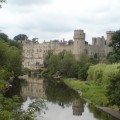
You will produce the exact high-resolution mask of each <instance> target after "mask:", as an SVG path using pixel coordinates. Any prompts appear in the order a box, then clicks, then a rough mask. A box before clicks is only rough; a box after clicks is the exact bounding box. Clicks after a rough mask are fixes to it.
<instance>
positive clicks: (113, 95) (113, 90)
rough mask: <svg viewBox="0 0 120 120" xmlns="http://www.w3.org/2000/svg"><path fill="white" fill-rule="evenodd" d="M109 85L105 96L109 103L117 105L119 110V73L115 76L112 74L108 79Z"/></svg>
mask: <svg viewBox="0 0 120 120" xmlns="http://www.w3.org/2000/svg"><path fill="white" fill-rule="evenodd" d="M109 81H110V83H109V85H108V87H107V96H108V99H109V103H110V104H112V105H118V106H119V110H120V71H119V72H118V73H117V74H112V75H111V76H110V77H109Z"/></svg>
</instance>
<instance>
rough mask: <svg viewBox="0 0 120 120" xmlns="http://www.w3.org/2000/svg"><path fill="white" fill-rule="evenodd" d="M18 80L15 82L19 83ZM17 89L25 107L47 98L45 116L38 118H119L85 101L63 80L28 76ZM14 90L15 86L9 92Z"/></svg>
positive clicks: (56, 119) (111, 119) (97, 119)
mask: <svg viewBox="0 0 120 120" xmlns="http://www.w3.org/2000/svg"><path fill="white" fill-rule="evenodd" d="M18 81H19V80H18ZM18 81H17V82H13V83H14V84H16V83H17V84H18V83H19V82H20V81H19V82H18ZM15 89H18V90H17V92H18V94H19V95H21V96H22V98H23V100H24V102H23V107H24V109H26V108H27V106H28V104H29V103H30V102H31V100H33V99H36V98H44V99H45V103H46V105H47V107H48V109H47V110H46V111H45V114H42V116H43V118H41V115H39V114H38V115H37V120H41V119H42V120H117V119H115V118H113V117H111V116H109V115H107V114H106V113H104V112H101V111H99V110H98V109H96V108H95V107H94V106H93V105H90V104H88V103H87V102H85V101H84V100H83V99H81V98H80V96H79V94H78V93H77V92H76V91H74V90H73V89H71V88H69V87H68V86H67V85H65V84H64V83H63V82H53V81H50V80H49V81H44V80H41V79H39V78H30V77H27V76H26V82H24V84H23V83H19V84H18V85H15ZM14 91H15V90H14V88H13V90H11V91H10V92H9V93H13V92H14ZM7 94H8V93H7Z"/></svg>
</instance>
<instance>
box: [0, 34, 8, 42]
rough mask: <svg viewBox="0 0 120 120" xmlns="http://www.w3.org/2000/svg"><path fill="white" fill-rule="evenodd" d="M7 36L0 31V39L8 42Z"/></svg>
mask: <svg viewBox="0 0 120 120" xmlns="http://www.w3.org/2000/svg"><path fill="white" fill-rule="evenodd" d="M8 40H9V38H8V36H7V35H6V34H5V33H0V41H4V42H8Z"/></svg>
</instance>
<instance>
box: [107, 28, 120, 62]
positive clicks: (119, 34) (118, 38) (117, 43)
mask: <svg viewBox="0 0 120 120" xmlns="http://www.w3.org/2000/svg"><path fill="white" fill-rule="evenodd" d="M109 46H110V47H112V48H113V52H111V53H109V54H108V56H107V59H108V60H109V61H110V62H111V63H114V62H119V61H120V30H117V31H116V32H115V33H114V34H113V36H112V39H111V42H110V44H109Z"/></svg>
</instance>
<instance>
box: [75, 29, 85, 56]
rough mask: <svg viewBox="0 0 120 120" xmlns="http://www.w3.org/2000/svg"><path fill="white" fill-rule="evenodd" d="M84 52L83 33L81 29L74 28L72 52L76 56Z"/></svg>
mask: <svg viewBox="0 0 120 120" xmlns="http://www.w3.org/2000/svg"><path fill="white" fill-rule="evenodd" d="M84 52H85V33H84V31H83V30H74V54H75V56H76V57H78V56H79V55H80V54H81V53H84Z"/></svg>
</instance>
